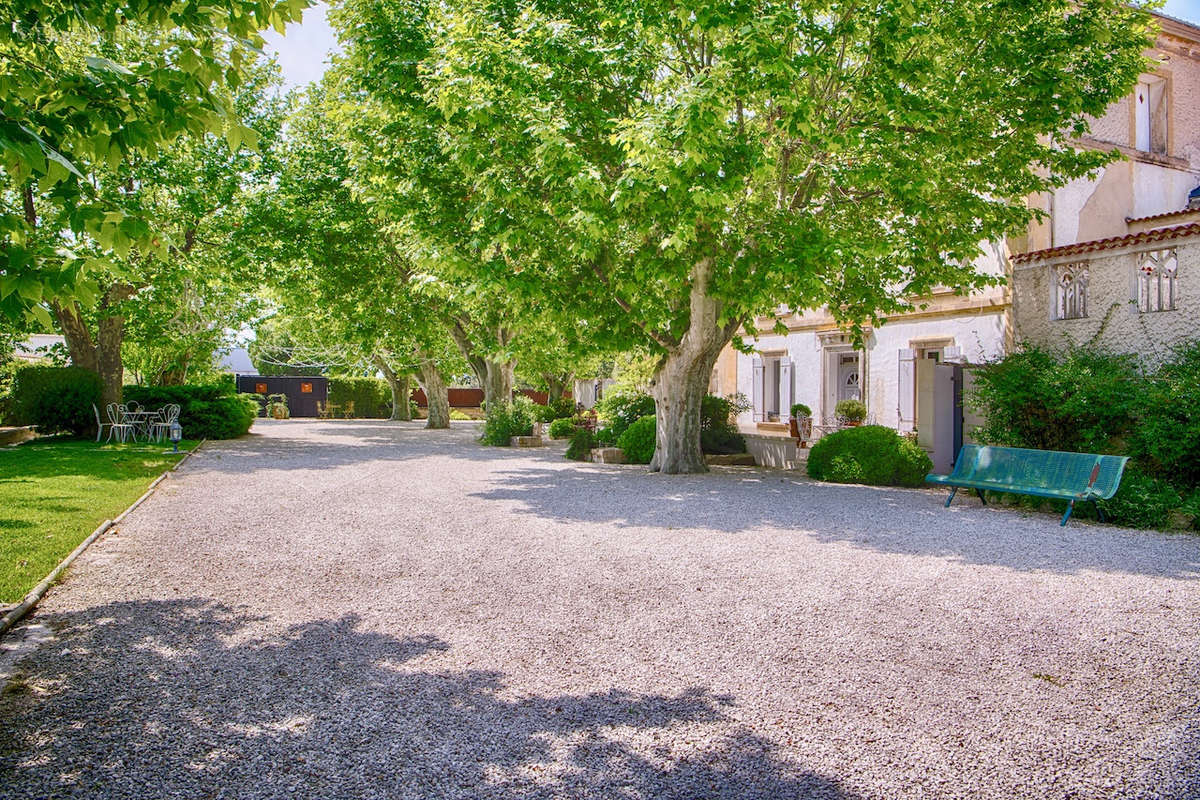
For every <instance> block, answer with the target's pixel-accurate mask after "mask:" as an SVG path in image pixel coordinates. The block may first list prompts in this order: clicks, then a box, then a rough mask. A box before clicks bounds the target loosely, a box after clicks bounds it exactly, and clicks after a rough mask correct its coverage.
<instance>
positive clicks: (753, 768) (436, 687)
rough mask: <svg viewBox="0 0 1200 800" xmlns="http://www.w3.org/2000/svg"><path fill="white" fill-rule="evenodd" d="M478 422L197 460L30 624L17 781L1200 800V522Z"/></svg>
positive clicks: (79, 792) (451, 794)
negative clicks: (552, 438) (653, 459)
mask: <svg viewBox="0 0 1200 800" xmlns="http://www.w3.org/2000/svg"><path fill="white" fill-rule="evenodd" d="M456 425H457V426H456V427H455V428H454V429H453V430H451V431H448V432H447V431H442V432H431V431H425V430H423V429H421V428H420V427H419V425H418V424H415V423H414V424H406V423H387V422H378V421H348V422H340V421H335V422H315V421H314V422H298V421H293V422H285V423H271V422H260V423H258V424H256V425H255V427H254V430H253V434H252V435H251V436H249V437H246V438H245V439H243V440H239V441H234V442H217V443H210V444H208V445H205V447H204V448H203V449H202V450H201V451H200V452H199V453H198V454H197V455H195V456H194V457H192V458H191V459H190V460H189V461H188V463H187V464H185V465H184V467H182V468H181V469H180V470H179V472H178V473H177V474H176V475H175V476H173V477H172V478H171V479H169V480H168V481H166V482H165V483H164V484H163V486H162V488H161V489H160V490H159V491H158V492H157V494H156V495H155V496H154V497H152V498H151V499H150V501H148V502H147V503H146V504H144V505H143V506H142V507H141V508H139V509H138V510H137V511H135V512H134V513H133V514H132V515H131V516H130V517H129V519H128V520H126V522H125V524H123V525H122V526H121V527H120V528H119V529H118V530H117V531H116V532H115V533H110V534H109V535H107V536H105V537H104V538H102V539H101V540H100V541H99V542H97V544H96V545H95V546H93V548H92V549H91V550H89V551H88V552H87V553H86V554H85V555H84V556H83V558H81V559H80V561H78V562H77V563H76V565H75V566H73V567H72V568H71V570H70V573H69V575H68V577H67V578H66V580H65V581H64V582H63V583H62V584H61V585H60V586H58V587H56V588H55V589H53V590H52V591H51V592H50V594H49V595H48V596H47V597H46V599H45V600H44V601H43V603H42V605H41V606H40V608H39V610H38V611H37V612H36V614H34V615H33V616H32V617H31V618H30V619H29V620H28V621H27V623H26V626H27V629H26V635H28V631H29V630H32V631H34V632H36V631H38V630H40V629H39V628H38V627H36V626H43V627H44V629H45V631H47V632H48V633H45V634H43V635H44V636H45V639H44V641H43V642H42V643H41V644H40V646H38V647H37V649H35V650H33V651H32V652H31V653H27V654H26V655H25V656H24V657H23V658H22V659H21V660H20V661H17V662H15V663H12V664H9V671H10V672H13V677H12V680H11V681H10V682H9V683H8V685H7V687H6V688H5V689H4V691H3V693H2V694H0V797H4V798H10V797H11V798H35V797H60V796H69V797H88V798H164V797H175V796H178V797H187V798H208V797H213V798H215V797H228V798H259V797H291V796H294V797H311V798H366V797H371V798H425V797H428V798H485V797H486V798H527V797H528V798H574V797H595V798H613V799H614V800H616V799H617V798H621V799H622V800H627V799H631V798H657V797H665V798H889V799H890V798H940V797H954V798H968V797H970V798H977V797H978V798H999V797H1036V798H1109V797H1138V798H1185V797H1200V701H1198V699H1197V698H1198V696H1200V580H1198V579H1200V536H1193V535H1187V534H1162V533H1142V532H1136V531H1128V530H1123V529H1119V528H1111V527H1105V526H1098V525H1090V524H1086V523H1084V522H1072V523H1071V525H1070V526H1069V527H1067V528H1065V529H1062V528H1059V527H1058V524H1057V518H1056V517H1053V516H1030V515H1026V514H1023V513H1021V512H1017V511H1012V510H1002V509H991V508H987V509H985V508H981V507H980V505H979V503H978V501H977V500H972V499H968V498H963V499H962V500H960V501H957V502H956V504H955V506H954V507H953V508H951V509H949V510H945V509H943V508H942V500H943V499H944V493H941V492H929V491H906V490H887V489H871V488H864V487H848V486H826V485H818V484H814V483H810V482H808V481H807V480H804V479H802V478H800V477H798V475H797V474H795V473H785V472H773V471H767V470H756V469H737V468H730V469H725V470H722V471H716V472H713V473H710V474H708V475H701V476H660V475H648V474H646V473H645V472H644V470H642V469H640V468H635V467H602V466H597V465H586V464H584V465H581V464H575V463H573V462H569V461H566V460H564V459H563V458H562V456H561V449H550V450H537V451H528V450H526V451H514V450H495V449H486V448H482V447H480V446H479V445H477V444H475V442H474V441H473V438H472V437H473V435H474V433H475V427H474V426H473V425H470V424H463V423H457V424H456ZM28 626H34V627H33V628H31V629H30V628H28ZM20 637H21V632H17V633H16V634H15V636H14V635H13V634H10V635H9V637H7V638H9V639H14V638H15V639H19V638H20ZM10 660H11V659H10Z"/></svg>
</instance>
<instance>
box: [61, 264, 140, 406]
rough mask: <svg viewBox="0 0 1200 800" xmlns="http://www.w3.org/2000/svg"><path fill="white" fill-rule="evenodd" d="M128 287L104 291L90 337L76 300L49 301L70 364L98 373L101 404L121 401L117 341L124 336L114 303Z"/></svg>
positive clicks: (125, 294)
mask: <svg viewBox="0 0 1200 800" xmlns="http://www.w3.org/2000/svg"><path fill="white" fill-rule="evenodd" d="M134 291H135V290H134V288H133V287H132V286H127V285H124V284H120V285H117V286H113V287H111V288H109V290H108V291H107V292H105V293H104V297H103V299H102V300H101V301H100V307H99V309H98V312H97V313H98V315H99V322H98V323H97V325H96V336H95V338H94V339H93V338H92V333H91V331H90V330H89V329H88V325H87V322H86V321H85V320H84V319H83V314H82V312H81V310H80V308H79V305H78V304H77V303H70V304H68V305H62V304H60V303H57V302H55V303H53V304H52V307H53V309H54V316H55V318H56V319H57V321H58V326H59V329H60V330H62V332H63V338H64V339H65V340H66V343H67V352H68V353H69V354H70V356H71V363H72V364H74V365H75V366H77V367H82V368H84V369H87V370H91V371H92V372H95V373H96V374H97V375H99V376H100V380H101V383H102V384H103V386H102V389H101V393H100V402H101V404H102V405H107V404H108V403H119V402H121V386H122V384H123V383H124V378H125V367H124V364H123V362H122V361H121V342H122V341H123V340H124V338H125V316H124V315H123V314H121V313H120V312H119V311H117V310H116V306H117V305H118V304H119V303H120V302H121V301H122V300H125V299H127V298H129V297H130V296H132V295H133V293H134Z"/></svg>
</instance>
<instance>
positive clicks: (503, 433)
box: [480, 395, 534, 447]
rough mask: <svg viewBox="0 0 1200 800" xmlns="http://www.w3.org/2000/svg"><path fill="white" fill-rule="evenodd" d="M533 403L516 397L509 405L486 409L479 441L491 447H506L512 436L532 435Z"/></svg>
mask: <svg viewBox="0 0 1200 800" xmlns="http://www.w3.org/2000/svg"><path fill="white" fill-rule="evenodd" d="M533 406H534V403H533V402H532V401H531V400H530V399H529V398H528V397H523V396H520V395H518V396H516V397H514V398H513V401H512V402H511V403H497V404H496V405H495V407H493V408H489V409H488V415H487V420H486V421H485V422H484V423H483V436H482V437H480V441H481V442H483V443H484V444H486V445H490V446H492V447H508V445H509V442H510V440H511V439H512V438H513V437H514V436H528V435H530V434H531V433H533V422H534V408H533Z"/></svg>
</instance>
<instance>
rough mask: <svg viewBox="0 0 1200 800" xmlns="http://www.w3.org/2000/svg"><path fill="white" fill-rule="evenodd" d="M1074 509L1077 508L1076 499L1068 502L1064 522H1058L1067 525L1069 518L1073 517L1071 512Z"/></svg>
mask: <svg viewBox="0 0 1200 800" xmlns="http://www.w3.org/2000/svg"><path fill="white" fill-rule="evenodd" d="M1074 510H1075V501H1074V500H1072V501H1071V502H1069V503H1067V511H1066V513H1065V514H1063V518H1062V522H1060V523H1058V524H1059V525H1066V524H1067V520H1069V519H1070V518H1071V512H1072V511H1074Z"/></svg>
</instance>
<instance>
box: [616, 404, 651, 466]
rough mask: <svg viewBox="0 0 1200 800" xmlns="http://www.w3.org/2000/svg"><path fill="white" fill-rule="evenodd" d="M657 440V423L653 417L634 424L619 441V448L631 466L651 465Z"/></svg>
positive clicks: (643, 418) (646, 417)
mask: <svg viewBox="0 0 1200 800" xmlns="http://www.w3.org/2000/svg"><path fill="white" fill-rule="evenodd" d="M656 439H657V422H656V420H655V418H654V416H653V415H649V416H645V417H642V418H641V419H639V420H637V421H636V422H634V423H633V424H632V425H630V426H629V427H628V428H626V429H625V432H624V433H622V434H621V436H620V437H619V438H618V439H617V446H618V447H620V448H621V450H622V451H623V452H624V453H625V459H626V460H627V461H628V462H629V463H630V464H649V463H650V459H652V458H654V449H655V446H656Z"/></svg>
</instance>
